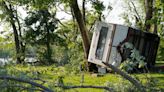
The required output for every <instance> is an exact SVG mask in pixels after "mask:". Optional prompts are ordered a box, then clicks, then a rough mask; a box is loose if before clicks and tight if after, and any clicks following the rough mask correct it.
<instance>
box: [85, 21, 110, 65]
mask: <svg viewBox="0 0 164 92" xmlns="http://www.w3.org/2000/svg"><path fill="white" fill-rule="evenodd" d="M102 27H108V34H107V37H106V43H105V48H104V53H103V57H102V60H99V59H96V57H95V54H96V49H97V44H98V40H99V35H100V30H101V28H102ZM112 30H113V24H107V23H104V22H97V23H96V27H95V29H94V33H93V36H92V42H91V47H90V51H89V56H88V61H89V62H92V63H95V64H98V65H103V64H102V61H104V62H106V60H107V58H108V57H107V53H108V50H109V42H110V40H111V39H110V38H111V33H112Z"/></svg>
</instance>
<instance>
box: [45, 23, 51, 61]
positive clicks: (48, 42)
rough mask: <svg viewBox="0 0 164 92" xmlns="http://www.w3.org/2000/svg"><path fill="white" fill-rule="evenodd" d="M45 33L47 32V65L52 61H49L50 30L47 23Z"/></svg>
mask: <svg viewBox="0 0 164 92" xmlns="http://www.w3.org/2000/svg"><path fill="white" fill-rule="evenodd" d="M46 31H47V34H46V36H47V40H46V47H47V59H48V62H49V63H52V59H51V56H52V53H51V47H50V30H49V28H48V25H47V23H46Z"/></svg>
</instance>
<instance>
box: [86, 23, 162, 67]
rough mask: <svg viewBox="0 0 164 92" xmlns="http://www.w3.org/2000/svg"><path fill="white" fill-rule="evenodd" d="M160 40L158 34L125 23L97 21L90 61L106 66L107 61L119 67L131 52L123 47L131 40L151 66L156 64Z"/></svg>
mask: <svg viewBox="0 0 164 92" xmlns="http://www.w3.org/2000/svg"><path fill="white" fill-rule="evenodd" d="M159 40H160V38H159V37H158V35H156V34H152V33H148V32H143V31H141V30H137V29H134V28H131V27H127V26H123V25H117V24H110V23H104V22H96V24H95V26H94V32H93V36H92V42H91V47H90V51H89V56H88V61H89V62H91V63H94V64H96V65H100V66H104V65H103V63H102V62H105V63H109V64H112V65H114V66H116V67H118V66H119V65H120V64H121V62H122V61H124V60H125V59H126V58H128V57H129V55H130V53H131V52H130V51H129V50H128V49H123V48H122V45H123V44H124V43H125V42H129V43H132V44H133V46H134V47H135V48H136V49H137V50H138V51H139V52H140V54H141V55H142V56H144V57H145V62H147V66H148V67H149V68H150V67H153V66H154V64H155V59H156V54H157V49H158V45H159Z"/></svg>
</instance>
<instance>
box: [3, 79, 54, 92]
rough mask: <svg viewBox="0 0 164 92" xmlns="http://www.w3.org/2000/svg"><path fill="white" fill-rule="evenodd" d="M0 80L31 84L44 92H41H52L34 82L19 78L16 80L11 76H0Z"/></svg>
mask: <svg viewBox="0 0 164 92" xmlns="http://www.w3.org/2000/svg"><path fill="white" fill-rule="evenodd" d="M0 79H2V80H14V81H18V82H23V83H28V84H31V85H33V86H36V87H39V88H41V89H43V90H44V91H43V92H54V91H53V90H51V89H49V88H47V87H45V86H42V85H41V84H38V83H36V82H33V81H30V80H24V79H21V78H16V77H11V76H0Z"/></svg>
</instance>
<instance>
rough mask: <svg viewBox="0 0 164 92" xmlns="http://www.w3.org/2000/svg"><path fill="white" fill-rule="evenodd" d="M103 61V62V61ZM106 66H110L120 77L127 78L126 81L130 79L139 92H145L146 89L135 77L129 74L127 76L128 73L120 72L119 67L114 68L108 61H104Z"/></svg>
mask: <svg viewBox="0 0 164 92" xmlns="http://www.w3.org/2000/svg"><path fill="white" fill-rule="evenodd" d="M103 63H104V62H103ZM104 64H105V65H106V66H107V67H109V68H111V69H112V70H113V71H114V72H116V73H118V74H119V75H121V76H122V77H124V78H125V79H127V80H128V81H130V82H131V83H132V84H133V85H135V86H136V88H138V89H139V90H140V91H141V92H146V90H145V89H144V87H143V85H142V84H141V83H139V81H137V80H136V79H134V78H132V77H131V76H129V75H128V74H126V73H124V72H122V71H121V70H120V69H118V68H116V67H115V66H113V65H111V64H108V63H104Z"/></svg>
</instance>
